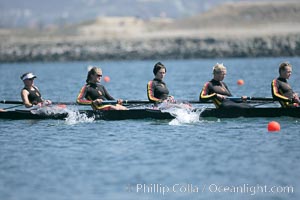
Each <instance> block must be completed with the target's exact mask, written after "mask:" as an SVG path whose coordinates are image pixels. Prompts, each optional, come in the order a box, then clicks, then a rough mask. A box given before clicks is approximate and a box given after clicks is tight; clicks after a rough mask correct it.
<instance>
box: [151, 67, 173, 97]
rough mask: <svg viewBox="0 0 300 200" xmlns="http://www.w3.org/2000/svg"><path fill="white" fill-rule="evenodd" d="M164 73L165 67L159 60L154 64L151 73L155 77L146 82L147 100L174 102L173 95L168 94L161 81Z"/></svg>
mask: <svg viewBox="0 0 300 200" xmlns="http://www.w3.org/2000/svg"><path fill="white" fill-rule="evenodd" d="M166 73H167V68H166V67H165V66H164V65H163V64H162V63H161V62H158V63H156V64H155V65H154V68H153V74H154V76H155V77H154V79H153V80H151V81H149V82H148V84H147V96H148V99H149V101H151V102H153V103H162V102H170V103H174V102H175V100H174V97H173V96H169V90H168V88H167V85H166V83H165V82H164V81H163V79H164V77H165V75H166Z"/></svg>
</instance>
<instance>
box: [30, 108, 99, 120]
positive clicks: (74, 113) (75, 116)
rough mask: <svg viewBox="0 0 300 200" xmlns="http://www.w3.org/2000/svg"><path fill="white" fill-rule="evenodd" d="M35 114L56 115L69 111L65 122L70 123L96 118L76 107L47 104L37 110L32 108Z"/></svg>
mask: <svg viewBox="0 0 300 200" xmlns="http://www.w3.org/2000/svg"><path fill="white" fill-rule="evenodd" d="M31 112H32V113H33V114H40V115H55V114H64V113H68V116H67V117H66V118H65V123H66V124H68V125H74V124H78V123H91V122H93V121H94V120H95V118H94V117H90V118H89V117H87V115H86V114H84V113H80V112H79V111H78V109H77V108H75V107H70V106H69V107H65V108H62V107H59V106H47V107H42V108H38V109H36V110H31Z"/></svg>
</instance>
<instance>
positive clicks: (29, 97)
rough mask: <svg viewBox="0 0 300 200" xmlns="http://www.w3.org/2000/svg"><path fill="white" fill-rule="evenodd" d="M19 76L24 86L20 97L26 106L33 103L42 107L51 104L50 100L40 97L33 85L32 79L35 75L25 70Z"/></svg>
mask: <svg viewBox="0 0 300 200" xmlns="http://www.w3.org/2000/svg"><path fill="white" fill-rule="evenodd" d="M20 78H21V80H22V81H23V83H24V88H23V89H22V90H21V97H22V100H23V104H24V105H25V107H26V108H30V107H32V106H33V105H38V106H39V107H42V106H45V105H50V104H51V101H50V100H44V99H43V98H42V95H41V93H40V91H39V89H38V87H36V86H35V85H34V79H35V78H36V75H34V74H33V73H31V72H27V73H25V74H23V75H22V76H21V77H20Z"/></svg>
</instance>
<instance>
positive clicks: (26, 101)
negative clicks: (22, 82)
mask: <svg viewBox="0 0 300 200" xmlns="http://www.w3.org/2000/svg"><path fill="white" fill-rule="evenodd" d="M28 95H29V92H28V91H27V90H25V89H23V90H22V91H21V97H22V101H23V104H24V105H25V107H26V108H30V107H32V106H33V104H32V103H30V101H29V99H28Z"/></svg>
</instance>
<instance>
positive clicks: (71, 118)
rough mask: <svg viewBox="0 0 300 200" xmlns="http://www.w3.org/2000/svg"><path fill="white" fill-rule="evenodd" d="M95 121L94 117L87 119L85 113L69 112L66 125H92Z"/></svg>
mask: <svg viewBox="0 0 300 200" xmlns="http://www.w3.org/2000/svg"><path fill="white" fill-rule="evenodd" d="M94 120H95V118H94V117H90V118H89V117H87V116H86V114H84V113H79V111H69V112H68V117H67V118H66V119H65V123H66V124H68V125H74V124H79V123H91V122H93V121H94Z"/></svg>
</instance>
